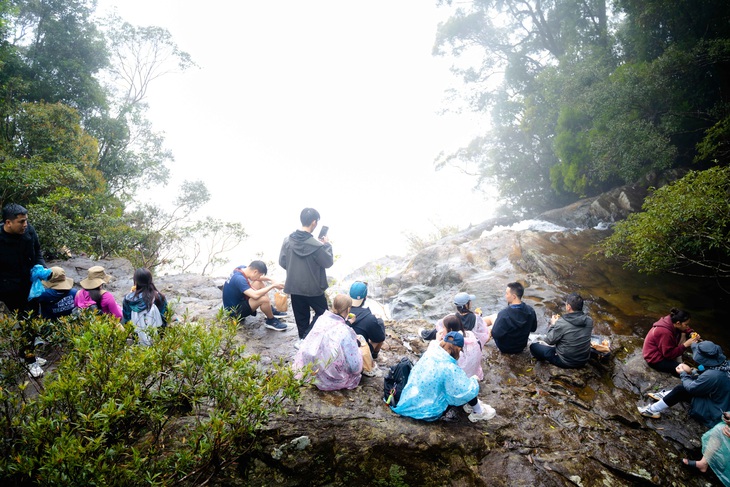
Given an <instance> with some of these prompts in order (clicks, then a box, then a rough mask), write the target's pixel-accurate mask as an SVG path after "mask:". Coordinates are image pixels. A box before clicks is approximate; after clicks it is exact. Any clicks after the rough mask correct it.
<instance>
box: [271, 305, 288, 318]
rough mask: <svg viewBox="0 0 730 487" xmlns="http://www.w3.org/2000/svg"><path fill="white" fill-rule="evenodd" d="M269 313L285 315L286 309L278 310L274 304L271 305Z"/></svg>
mask: <svg viewBox="0 0 730 487" xmlns="http://www.w3.org/2000/svg"><path fill="white" fill-rule="evenodd" d="M271 313H272V314H273V315H274V316H286V311H279V310H278V309H276V306H272V307H271Z"/></svg>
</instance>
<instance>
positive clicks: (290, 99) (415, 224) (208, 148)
mask: <svg viewBox="0 0 730 487" xmlns="http://www.w3.org/2000/svg"><path fill="white" fill-rule="evenodd" d="M113 6H114V7H116V8H117V12H118V13H119V14H120V15H121V17H123V18H124V19H125V20H127V21H129V22H130V23H132V24H135V25H141V26H146V25H158V26H161V27H164V28H166V29H168V30H169V31H170V32H171V34H172V35H173V37H174V38H175V40H176V41H177V43H178V45H179V46H180V47H181V48H182V49H183V50H185V51H187V52H188V53H190V54H191V55H192V57H193V59H194V61H195V62H196V63H197V64H198V65H199V66H200V68H199V69H193V70H190V71H188V72H186V73H184V74H182V75H171V76H168V77H166V78H164V79H161V80H159V81H158V82H156V84H154V85H153V86H152V88H151V90H150V92H149V98H148V102H149V104H150V107H151V109H150V112H149V116H150V119H151V120H152V122H153V124H154V127H155V128H156V129H157V130H160V131H164V132H165V136H166V141H167V147H168V148H169V149H171V150H172V151H173V153H174V154H175V159H176V160H175V162H174V163H173V165H172V167H171V169H172V173H173V183H172V187H175V186H176V185H177V184H179V182H181V181H182V180H185V179H188V180H193V179H201V180H203V181H204V182H205V183H206V185H207V187H208V189H209V190H210V191H211V194H212V199H211V202H210V203H208V205H206V207H205V208H204V210H203V212H202V213H203V214H204V215H210V216H211V217H214V218H222V219H224V220H230V221H238V222H241V223H242V224H243V225H244V226H245V228H246V231H247V232H248V233H249V235H250V237H249V238H248V239H247V240H246V242H244V244H243V245H242V246H241V248H239V249H238V251H237V252H236V255H235V256H233V257H232V262H233V263H235V264H237V263H248V262H249V261H250V260H252V259H253V258H254V256H255V254H256V253H258V252H263V253H264V256H265V258H267V259H271V260H274V261H275V260H277V258H278V252H279V248H280V245H281V241H282V240H283V238H284V237H285V236H286V235H287V234H289V233H291V232H292V231H293V230H295V229H296V228H298V227H299V226H300V224H299V213H300V211H301V209H302V208H304V207H307V206H309V207H314V208H316V209H317V210H319V212H320V213H321V215H322V220H321V224H323V225H328V226H329V227H330V238H331V240H332V243H333V247H334V251H335V254H336V255H338V256H339V260H338V262H337V263H336V264H335V267H334V268H333V269H332V272H331V274H334V275H335V277H343V276H344V275H345V274H346V273H347V272H349V271H350V270H352V269H354V268H355V267H357V266H359V265H362V264H364V263H366V262H368V261H370V260H374V259H376V258H378V257H381V256H383V255H386V254H401V255H402V254H404V253H405V251H406V239H405V237H404V233H405V232H410V233H415V234H419V235H427V234H430V233H433V232H435V228H436V226H451V225H459V226H460V227H466V226H467V225H468V224H469V223H474V224H476V223H479V222H481V221H483V220H485V219H486V218H488V217H489V216H490V215H491V211H492V208H493V204H492V203H488V202H487V200H485V195H484V194H476V193H473V192H472V191H471V188H472V187H473V185H474V183H475V179H474V178H473V177H468V176H465V175H463V174H461V173H459V172H458V171H456V170H453V169H451V170H442V171H439V172H436V171H435V170H434V167H433V161H434V159H435V158H436V157H437V155H438V154H439V152H441V151H446V152H449V151H451V150H454V149H456V148H458V147H460V146H462V145H465V144H466V143H468V141H469V140H471V138H472V137H473V136H474V135H476V134H478V133H479V131H480V127H479V122H478V119H477V117H475V116H473V115H470V114H461V115H459V114H455V113H451V114H446V115H441V114H440V113H441V112H443V111H444V110H448V109H458V108H459V104H458V103H452V102H448V101H447V95H446V93H445V90H446V89H447V88H449V87H450V86H458V83H459V82H458V80H457V79H456V78H454V77H453V75H451V73H450V72H449V66H450V64H451V61H450V60H447V59H442V58H434V57H433V56H432V55H431V48H432V46H433V40H434V36H435V31H436V26H437V24H438V21H439V19H440V18H443V15H444V12H442V11H440V10H439V9H437V8H436V7H435V0H433V1H432V0H388V1H385V0H375V1H368V2H364V1H360V2H352V1H345V0H327V1H313V2H302V1H295V0H283V1H276V2H265V1H256V2H253V1H248V0H244V1H239V2H232V1H223V0H212V1H207V2H204V3H201V2H199V1H195V2H193V1H190V0H144V1H142V0H100V1H99V12H103V11H105V10H106V9H108V8H110V7H113ZM160 195H161V197H163V198H171V196H172V195H170V191H160ZM227 272H228V269H221V270H220V271H218V272H216V274H219V275H223V274H226V273H227Z"/></svg>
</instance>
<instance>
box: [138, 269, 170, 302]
mask: <svg viewBox="0 0 730 487" xmlns="http://www.w3.org/2000/svg"><path fill="white" fill-rule="evenodd" d="M134 295H135V296H139V295H142V300H143V301H144V304H145V305H147V309H152V305H153V304H155V301H157V302H159V303H162V301H163V300H164V299H165V295H164V294H162V293H161V292H160V291H158V290H157V287H155V283H154V282H153V281H152V273H151V272H150V271H149V269H145V268H144V267H140V268H139V269H137V270H136V271H134Z"/></svg>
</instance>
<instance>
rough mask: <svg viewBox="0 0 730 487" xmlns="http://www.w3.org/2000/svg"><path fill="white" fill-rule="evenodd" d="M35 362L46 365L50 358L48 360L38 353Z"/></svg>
mask: <svg viewBox="0 0 730 487" xmlns="http://www.w3.org/2000/svg"><path fill="white" fill-rule="evenodd" d="M35 363H37V364H38V365H40V366H41V367H43V366H44V365H46V364H47V363H48V360H46V359H44V358H41V357H39V356H37V355H36V357H35Z"/></svg>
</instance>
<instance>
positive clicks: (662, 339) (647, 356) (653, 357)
mask: <svg viewBox="0 0 730 487" xmlns="http://www.w3.org/2000/svg"><path fill="white" fill-rule="evenodd" d="M690 318H691V316H690V314H689V313H688V312H686V311H684V310H682V309H677V308H672V309H671V311H670V312H669V314H668V315H667V316H665V317H663V318H662V319H660V320H659V321H657V322H656V323H654V324H653V325H652V327H651V330H649V333H647V334H646V338H644V348H643V355H644V360H646V363H647V364H648V365H649V367H651V368H652V369H654V370H658V371H659V372H666V373H668V374H672V375H674V376H675V377H679V374H678V373H677V365H678V363H679V362H681V359H682V355H683V354H684V351H685V350H687V349H688V348H689V347H691V346H692V344H693V343H697V342H698V341H699V339H700V336H699V335H698V334H696V333H694V335H692V334H693V330H692V328H690V327H689V322H690ZM688 336H689V338H688Z"/></svg>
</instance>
